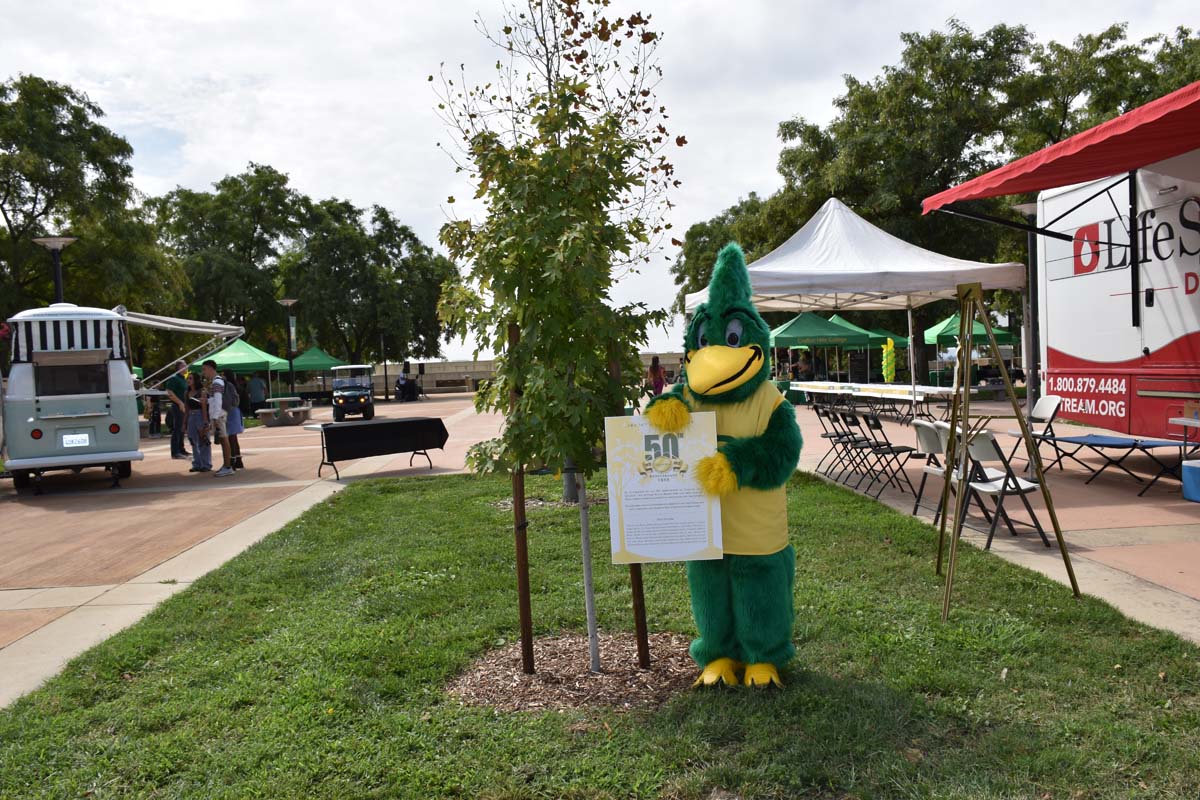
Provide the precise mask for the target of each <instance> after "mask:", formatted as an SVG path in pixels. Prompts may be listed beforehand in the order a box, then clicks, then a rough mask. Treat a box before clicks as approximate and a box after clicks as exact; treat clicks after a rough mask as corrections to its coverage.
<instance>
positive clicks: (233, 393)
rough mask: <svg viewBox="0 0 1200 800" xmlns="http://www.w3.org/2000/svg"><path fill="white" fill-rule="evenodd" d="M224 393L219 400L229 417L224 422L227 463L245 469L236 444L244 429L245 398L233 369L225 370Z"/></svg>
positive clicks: (238, 446)
mask: <svg viewBox="0 0 1200 800" xmlns="http://www.w3.org/2000/svg"><path fill="white" fill-rule="evenodd" d="M222 377H224V378H225V394H224V395H222V397H221V402H222V404H223V405H224V406H225V410H226V413H227V414H228V415H229V419H228V420H227V421H226V422H225V430H226V431H227V432H228V433H229V465H230V466H231V467H233V468H234V469H235V470H238V469H245V468H246V466H245V465H244V464H243V463H242V446H241V445H239V444H238V434H240V433H243V432H244V431H245V430H246V424H245V422H243V420H244V419H245V418H244V417H243V416H242V413H243V411H242V406H243V401H244V400H245V399H246V397H245V395H244V394H243V393H242V390H241V388H240V387H239V386H238V379H237V375H234V374H233V370H231V369H227V370H225V373H224V375H223V376H222Z"/></svg>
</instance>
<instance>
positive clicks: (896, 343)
mask: <svg viewBox="0 0 1200 800" xmlns="http://www.w3.org/2000/svg"><path fill="white" fill-rule="evenodd" d="M871 333H873V334H875V335H876V336H882V337H883V339H884V341H887V340H888V339H891V340H892V346H893V347H895V348H896V349H897V350H907V349H908V337H906V336H900V335H899V334H896V333H892V332H891V331H885V330H884V329H883V328H871Z"/></svg>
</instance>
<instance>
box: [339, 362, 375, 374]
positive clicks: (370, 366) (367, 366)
mask: <svg viewBox="0 0 1200 800" xmlns="http://www.w3.org/2000/svg"><path fill="white" fill-rule="evenodd" d="M352 369H367V370H373V369H375V365H374V364H342V365H341V366H337V367H332V368H331V369H330V371H331V372H349V371H350V370H352Z"/></svg>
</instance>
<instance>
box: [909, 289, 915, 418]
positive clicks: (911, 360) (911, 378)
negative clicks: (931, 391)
mask: <svg viewBox="0 0 1200 800" xmlns="http://www.w3.org/2000/svg"><path fill="white" fill-rule="evenodd" d="M907 310H908V379H909V381H910V382H911V383H912V418H913V419H916V418H917V358H916V356H914V355H913V342H914V341H916V340H915V339H913V313H912V299H911V298H910V299H909V301H908V309H907Z"/></svg>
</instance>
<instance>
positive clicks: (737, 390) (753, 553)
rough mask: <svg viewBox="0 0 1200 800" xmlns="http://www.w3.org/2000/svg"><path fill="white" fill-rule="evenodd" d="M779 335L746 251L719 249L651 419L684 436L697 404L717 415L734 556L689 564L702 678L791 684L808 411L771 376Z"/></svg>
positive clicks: (716, 468)
mask: <svg viewBox="0 0 1200 800" xmlns="http://www.w3.org/2000/svg"><path fill="white" fill-rule="evenodd" d="M770 338H771V332H770V329H769V328H767V324H766V323H765V322H763V319H762V317H760V316H759V315H758V312H757V311H755V310H754V306H753V304H752V303H751V302H750V276H749V274H748V273H747V272H746V262H745V260H744V258H743V257H742V250H741V248H740V247H738V246H737V245H736V244H729V245H726V246H725V248H724V249H723V250H722V251H721V254H720V255H719V256H718V257H717V265H716V268H715V269H714V270H713V276H712V281H711V282H710V283H709V285H708V302H706V303H704V304H703V305H701V306H700V307H699V308H698V309H696V313H695V315H694V316H693V317H692V322H691V325H690V326H689V327H688V331H687V338H686V341H685V342H684V349H685V351H686V356H685V358H684V364H685V369H684V372H685V375H686V379H685V381H684V383H682V384H676V385H675V386H674V387H673V388H672V389H671V391H670V392H668V393H667V394H663V395H660V396H659V397H656V398H655V399H654V401H653V402H651V403H650V405H649V406H648V407H647V409H646V417H647V418H648V419H649V420H650V423H651V424H652V425H654V426H655V427H656V428H658V429H660V430H663V431H665V432H669V433H678V432H679V431H681V430H683V429H684V428H685V427H687V425H688V423H689V422H690V421H691V414H692V412H693V411H714V412H716V415H717V442H718V443H717V452H716V453H715V454H713V455H711V456H707V457H706V458H704V459H702V460H701V461H700V463H699V464H698V465H697V467H696V476H697V478H698V480H699V481H700V485H701V486H702V487H703V488H704V491H705V492H707V493H708V494H712V495H719V496H720V497H721V528H722V536H723V538H724V545H725V557H724V558H723V559H721V560H719V561H689V562H688V565H687V571H688V586H689V588H690V589H691V592H692V613H693V614H694V615H695V617H696V627H697V628H698V629H699V631H700V637H699V638H698V639H696V640H695V641H693V642H692V647H691V653H692V658H693V659H695V660H696V663H697V664H699V665H700V666H701V667H702V668H703V672H702V673H701V675H700V677H699V678H698V679H697V680H696V685H698V686H699V685H704V686H713V685H716V684H720V683H724V684H727V685H730V686H734V685H737V683H738V671H739V670H742V669H743V668H744V669H745V673H744V676H743V678H742V680H743V681H744V682H745V683H746V684H748V685H750V686H758V687H766V686H771V685H775V686H780V685H782V684H781V683H780V680H779V667H782V666H783V665H784V664H786V663H787V662H788V661H789V660H791V658H792V656H793V655H795V647H794V646H793V645H792V621H793V613H794V612H793V608H792V581H793V578H794V576H795V572H796V553H795V550H794V549H793V548H792V546H791V545H790V544H788V534H787V496H786V494H785V490H784V485H785V484H786V483H787V480H788V478H789V477H791V474H792V472H793V471H794V470H795V468H796V462H797V461H798V460H799V458H800V429H799V427H797V425H796V412H795V409H793V408H792V406H791V404H790V403H788V402H787V401H786V400H785V399H784V398H783V395H781V394H780V393H779V390H778V389H776V388H775V384H773V383H771V382H770V381H769V380H768V377H769V376H770V370H771V367H770V364H769V362H768V360H767V351H768V349H769V347H770Z"/></svg>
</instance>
